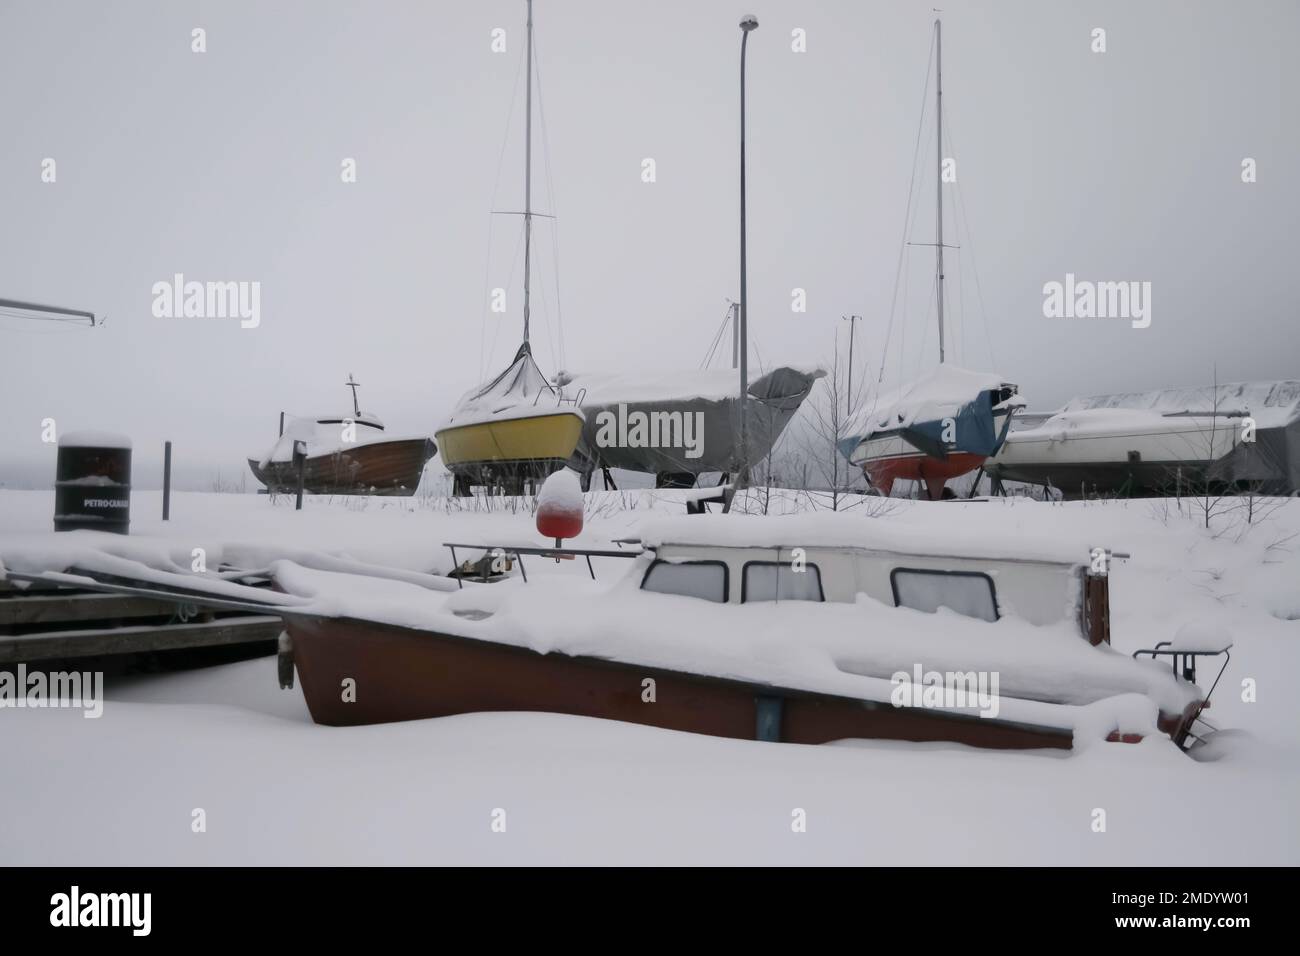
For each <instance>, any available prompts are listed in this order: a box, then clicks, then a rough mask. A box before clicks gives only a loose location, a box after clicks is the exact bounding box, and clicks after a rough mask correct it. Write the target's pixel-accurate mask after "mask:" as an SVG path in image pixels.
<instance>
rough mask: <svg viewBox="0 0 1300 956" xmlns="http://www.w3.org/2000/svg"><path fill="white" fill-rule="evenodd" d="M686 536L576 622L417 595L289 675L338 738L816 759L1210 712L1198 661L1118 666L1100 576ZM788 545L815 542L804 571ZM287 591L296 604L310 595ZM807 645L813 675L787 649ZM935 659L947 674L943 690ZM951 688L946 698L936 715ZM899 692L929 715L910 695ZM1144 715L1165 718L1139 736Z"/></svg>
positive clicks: (1034, 739)
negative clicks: (439, 731)
mask: <svg viewBox="0 0 1300 956" xmlns="http://www.w3.org/2000/svg"><path fill="white" fill-rule="evenodd" d="M715 517H716V518H718V520H720V521H726V520H728V519H727V518H726V517H725V516H715ZM684 520H685V521H689V522H693V523H694V524H690V525H687V524H684V523H682V522H681V521H678V522H677V523H673V522H666V523H664V524H662V525H660V526H656V527H655V528H654V529H652V530H651V531H650V532H649V534H645V535H643V536H642V543H643V545H644V547H645V550H644V551H643V552H641V553H640V554H637V553H635V552H634V553H630V554H629V553H624V556H626V557H631V558H633V559H634V561H633V567H632V568H629V570H628V573H627V575H626V576H624V577H623V578H622V580H621V581H620V582H619V583H617V584H615V585H614V587H613V588H611V589H609V590H607V591H604V592H601V593H598V594H592V595H590V596H588V597H587V598H586V599H585V602H584V605H583V607H582V609H581V612H580V613H578V614H575V615H573V616H572V617H570V618H566V619H564V621H563V622H561V621H560V619H559V618H557V617H556V615H558V614H562V613H563V612H562V611H560V610H559V608H558V607H557V605H555V604H554V603H551V602H550V601H549V596H548V595H546V594H545V593H544V592H538V593H537V594H536V596H535V598H534V597H530V593H531V592H530V591H529V588H531V587H533V586H531V585H530V586H526V587H525V588H523V589H520V590H515V591H511V592H509V595H508V596H505V595H502V594H501V592H499V591H498V590H497V589H496V587H495V586H493V585H476V586H472V587H467V588H466V589H465V590H464V591H461V592H459V593H458V594H457V595H454V596H453V597H452V598H445V597H441V596H439V597H435V598H430V597H429V596H428V595H422V594H421V593H420V592H416V591H414V590H413V591H412V601H413V603H411V604H409V605H402V604H399V603H393V604H392V605H391V606H390V607H388V608H387V609H386V610H384V611H383V612H381V613H380V615H379V616H380V617H382V618H387V619H386V620H376V619H375V618H374V617H370V616H367V617H364V618H363V617H359V616H346V615H340V616H332V615H324V614H319V613H313V611H312V610H311V608H310V607H303V608H301V609H298V610H295V611H294V612H293V613H290V614H285V615H284V619H285V628H286V632H287V635H288V637H287V640H284V641H283V642H282V646H281V653H282V659H281V672H282V673H291V672H292V670H291V667H292V666H293V665H296V668H297V672H298V675H299V678H300V680H301V683H302V691H303V695H304V697H305V699H306V701H307V705H308V707H309V709H310V711H311V715H312V718H313V719H314V720H315V721H316V722H317V723H321V724H327V725H334V726H349V725H357V724H373V723H386V722H390V721H401V720H419V719H427V718H433V717H447V716H453V715H459V714H472V713H482V712H493V711H509V712H546V713H557V714H568V715H573V716H580V717H596V718H603V719H607V720H621V721H626V722H630V723H636V724H643V725H646V726H651V727H660V728H663V729H666V730H677V731H684V732H690V733H698V734H708V735H712V736H719V737H731V738H737V739H753V740H763V741H782V742H788V743H804V744H819V743H826V742H829V741H834V740H842V739H854V738H862V739H887V740H904V741H951V742H955V743H962V744H968V745H971V746H976V747H986V748H994V749H1035V748H1049V749H1071V748H1072V747H1075V746H1077V745H1078V740H1079V735H1080V734H1081V733H1082V734H1083V735H1084V737H1085V738H1087V739H1101V740H1112V741H1121V742H1136V741H1137V740H1140V739H1142V736H1143V735H1144V734H1151V733H1163V734H1168V735H1169V736H1170V737H1172V738H1173V739H1174V741H1175V742H1176V743H1178V744H1179V745H1180V746H1184V745H1186V744H1187V742H1188V740H1189V736H1190V734H1191V728H1192V724H1193V722H1194V721H1195V720H1196V719H1197V717H1198V716H1199V714H1200V711H1201V709H1202V707H1203V706H1204V705H1205V701H1206V699H1207V698H1206V695H1203V694H1202V692H1201V691H1200V690H1199V688H1197V687H1196V686H1195V683H1194V667H1193V668H1192V670H1191V673H1192V677H1191V679H1190V680H1187V679H1184V678H1185V677H1186V675H1187V673H1188V672H1187V671H1186V669H1185V668H1184V667H1183V665H1182V664H1180V663H1178V662H1177V661H1176V662H1175V665H1176V666H1175V670H1174V671H1173V673H1171V672H1170V671H1169V670H1168V669H1167V668H1162V667H1156V666H1153V665H1152V664H1150V662H1140V661H1135V660H1133V659H1132V658H1130V657H1128V656H1127V655H1124V654H1119V653H1117V652H1115V651H1113V650H1112V649H1111V648H1110V646H1109V607H1108V586H1107V578H1106V576H1105V575H1098V574H1092V573H1090V572H1089V571H1088V569H1087V566H1086V565H1083V564H1081V563H1079V562H1075V561H1070V560H1062V559H1059V558H1056V557H1040V556H1036V555H1033V554H1023V555H1019V556H1015V557H1011V556H993V557H990V556H983V555H980V554H979V553H978V552H976V551H972V552H969V553H967V552H962V551H959V552H958V553H955V554H937V553H934V552H932V551H928V550H927V549H925V548H924V547H917V546H916V545H914V544H911V543H910V542H909V541H908V540H906V538H907V536H906V535H899V536H898V538H897V540H896V541H890V540H888V536H887V534H886V533H885V532H883V531H881V530H879V529H878V528H877V527H876V526H875V524H874V523H872V522H863V523H862V525H860V526H857V525H849V524H847V523H845V522H842V521H839V522H836V523H829V522H828V523H822V524H814V523H808V522H806V521H804V519H799V520H798V521H796V522H795V523H784V524H782V523H781V522H782V521H783V519H769V521H768V522H767V523H764V522H759V521H755V522H752V523H750V522H746V523H745V524H744V526H743V527H741V526H739V524H738V523H734V522H733V524H731V525H726V526H724V525H721V524H712V523H710V520H711V519H710V518H709V517H708V516H704V517H692V518H689V519H684ZM800 522H802V523H800ZM787 529H788V530H787ZM786 534H789V535H792V537H791V540H798V541H799V542H800V544H799V545H798V551H799V552H800V554H799V558H798V560H799V561H800V562H806V564H804V565H802V568H803V570H802V572H801V573H799V572H795V571H793V570H792V569H791V555H792V554H794V552H795V549H794V548H793V547H791V546H787V545H785V544H780V543H779V541H780V540H781V538H779V537H778V536H782V537H784V535H786ZM715 538H716V539H717V540H715ZM723 540H725V542H726V543H725V544H724V543H719V542H720V541H723ZM484 548H485V550H490V549H489V548H488V547H487V546H484ZM503 550H504V551H505V552H509V550H510V549H509V548H505V549H503ZM564 550H565V551H566V552H569V551H570V549H567V548H566V549H564ZM533 553H537V552H533ZM542 553H543V554H544V555H545V556H550V555H553V554H554V553H555V552H551V551H545V552H542ZM572 553H573V554H574V555H575V556H576V555H580V554H586V553H588V552H583V551H573V552H572ZM590 553H591V554H596V555H600V556H609V555H610V552H590ZM281 583H282V585H285V586H287V587H288V589H289V591H290V593H293V592H294V588H295V581H294V580H293V579H292V578H291V579H288V580H285V581H282V582H281ZM314 590H315V586H314V585H311V584H309V585H308V586H307V591H314ZM502 597H505V598H506V600H505V601H504V602H503V601H501V600H498V598H502ZM534 599H536V600H540V601H541V602H542V603H540V604H530V603H529V602H530V601H532V600H534ZM761 601H767V602H772V603H770V604H769V605H767V606H768V607H770V608H771V610H770V611H767V612H765V613H764V614H763V615H759V616H755V615H754V614H753V611H754V610H755V609H753V608H749V609H746V608H744V607H743V605H746V604H752V603H755V602H761ZM483 602H486V603H483ZM516 602H521V603H518V604H516ZM941 608H942V609H946V615H945V616H944V617H940V618H933V619H929V620H926V619H924V618H923V617H921V616H920V615H918V614H917V612H918V611H920V612H934V611H936V610H939V609H941ZM769 617H770V618H771V620H770V621H769V620H768V618H769ZM1004 618H1005V619H1006V620H1003V619H1004ZM557 625H558V627H557ZM790 628H796V629H797V630H798V631H799V633H800V638H799V640H798V649H799V654H798V655H797V658H787V657H785V656H784V655H783V654H780V653H777V652H776V651H775V646H776V645H778V644H780V643H782V642H783V641H785V640H787V638H788V634H789V631H790ZM1039 628H1042V630H1038V629H1039ZM1027 648H1028V653H1027V652H1026V649H1027ZM1158 653H1160V654H1167V653H1173V651H1169V650H1167V649H1166V650H1160V651H1159V652H1158ZM1178 653H1182V654H1187V653H1194V654H1208V653H1217V652H1212V651H1208V650H1205V649H1199V650H1195V651H1191V652H1189V651H1186V650H1179V651H1178ZM1153 656H1154V655H1153ZM796 660H797V662H798V663H795V661H796ZM923 660H924V662H925V663H926V664H927V666H930V665H933V666H934V667H937V668H939V670H930V671H928V672H927V673H926V675H925V676H924V678H923V677H922V675H921V674H920V663H921V662H922V661H923ZM907 662H910V663H907ZM913 663H915V665H916V667H917V671H918V673H917V676H916V678H915V679H912V678H911V677H910V676H909V674H908V673H907V672H906V670H905V669H906V668H910V667H912V666H913ZM900 669H904V672H903V673H902V674H900V673H899V671H900ZM945 669H946V670H945ZM977 671H978V672H979V673H981V674H983V675H985V676H986V677H989V679H990V680H991V681H993V682H994V683H993V684H992V685H991V690H990V692H989V696H987V697H985V698H983V699H982V700H981V701H980V702H979V703H972V702H971V698H970V697H969V696H966V697H962V696H961V693H960V692H959V688H960V687H962V686H965V687H966V689H967V692H969V690H970V687H971V686H972V685H971V684H970V681H972V680H975V678H976V676H977V675H976V672H977ZM930 675H937V676H936V677H935V680H938V681H939V683H932V682H931V681H932V678H931V676H930ZM996 675H1000V677H998V676H996ZM941 685H942V693H943V694H944V695H947V696H945V697H944V698H943V699H937V698H936V699H934V700H932V699H930V698H929V696H928V695H927V696H926V697H925V699H924V700H920V694H921V690H920V689H921V688H922V687H929V688H931V689H935V688H940V686H941ZM900 687H903V688H907V687H912V688H917V695H918V696H917V697H905V698H901V699H900V698H897V697H896V696H895V695H896V694H897V693H898V692H899V688H900ZM350 691H351V692H350ZM936 693H938V691H937V690H936ZM981 693H983V691H981ZM954 694H955V695H956V697H955V699H954V698H953V695H954ZM1141 697H1145V698H1146V700H1147V701H1148V702H1149V710H1145V711H1144V713H1142V714H1139V715H1138V716H1137V717H1134V713H1135V710H1134V704H1135V703H1136V701H1137V700H1138V699H1139V698H1141ZM1138 710H1143V708H1138Z"/></svg>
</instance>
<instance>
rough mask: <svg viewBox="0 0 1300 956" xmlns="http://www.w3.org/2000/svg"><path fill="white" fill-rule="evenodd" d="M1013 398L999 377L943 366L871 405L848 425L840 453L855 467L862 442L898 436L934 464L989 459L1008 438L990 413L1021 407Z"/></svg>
mask: <svg viewBox="0 0 1300 956" xmlns="http://www.w3.org/2000/svg"><path fill="white" fill-rule="evenodd" d="M1014 396H1015V386H1013V385H1011V384H1009V383H1008V382H1007V380H1006V379H1005V378H1004V377H1003V376H1001V375H998V374H996V373H991V372H972V371H969V370H967V369H963V368H958V367H957V366H955V365H949V364H946V363H945V364H942V365H940V366H938V367H937V368H936V369H935V370H934V371H932V372H930V373H929V374H928V375H925V376H923V377H921V378H919V379H917V380H916V381H914V382H910V383H908V384H907V385H904V386H903V387H901V388H899V389H897V390H896V391H893V392H886V393H884V394H883V395H879V396H877V397H875V398H874V399H872V400H871V401H870V402H869V403H867V405H866V407H865V408H863V409H862V410H860V411H859V412H857V413H856V414H855V415H853V416H852V417H851V418H850V419H849V421H848V423H847V424H846V427H845V429H844V434H845V435H846V436H847V437H846V438H845V439H843V440H842V441H840V442H839V445H838V447H839V449H840V452H841V453H842V454H843V455H844V457H845V458H848V459H849V460H850V461H853V455H854V452H855V451H856V450H857V449H858V447H859V445H861V444H863V443H864V442H870V441H871V440H872V439H873V438H879V437H881V436H887V435H897V436H899V437H901V438H902V439H903V440H904V441H906V442H907V443H908V444H909V445H911V446H912V447H914V448H916V449H918V450H920V451H922V452H924V453H925V454H927V455H930V456H932V457H935V458H944V457H946V456H947V455H948V454H949V453H951V452H954V451H960V452H967V453H970V454H976V455H991V454H993V453H994V452H996V451H997V450H998V448H999V447H1001V444H1002V440H1003V439H1004V438H1005V436H1006V423H1005V422H1004V423H1001V424H1000V423H999V422H997V421H996V420H995V417H994V410H995V409H996V408H999V407H1018V406H1019V405H1022V404H1023V401H1022V400H1021V399H1018V398H1015V397H1014ZM949 422H951V423H952V428H951V429H950V428H949V426H948V423H949Z"/></svg>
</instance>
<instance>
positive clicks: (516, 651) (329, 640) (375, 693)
mask: <svg viewBox="0 0 1300 956" xmlns="http://www.w3.org/2000/svg"><path fill="white" fill-rule="evenodd" d="M286 627H287V629H288V632H289V635H290V639H291V641H292V648H293V650H292V653H293V658H294V663H295V664H296V665H297V670H298V676H299V679H300V680H301V682H302V690H303V695H304V696H305V698H306V700H307V706H308V708H309V709H310V710H311V715H312V719H313V720H315V721H316V722H317V723H320V724H328V725H331V726H349V725H356V724H374V723H386V722H391V721H399V720H418V719H422V718H429V717H447V716H451V715H454V714H469V713H479V712H487V711H532V712H538V711H540V712H550V713H559V714H572V715H575V716H581V717H599V718H605V719H609V720H622V721H627V722H630V723H636V724H645V725H648V726H652V727H662V728H665V729H668V730H679V731H686V732H689V733H697V734H710V735H713V736H718V737H733V738H740V739H748V740H753V739H762V740H779V741H785V742H789V743H803V744H820V743H826V742H828V741H832V740H842V739H850V738H867V739H888V740H908V741H953V742H957V743H964V744H970V745H972V746H976V747H989V748H997V749H1033V748H1043V747H1048V748H1056V749H1068V748H1069V747H1070V746H1071V744H1072V736H1071V734H1070V733H1069V732H1068V731H1063V730H1060V729H1056V728H1042V727H1031V726H1026V725H1021V724H1013V723H1007V722H1004V721H998V720H989V719H983V718H979V717H966V716H960V715H945V714H940V713H936V712H935V711H926V710H921V709H915V708H896V707H893V706H891V705H890V704H887V703H877V702H874V701H862V700H855V699H852V698H844V697H835V696H831V695H825V694H812V693H806V692H802V691H794V690H788V689H782V688H777V687H768V686H762V685H755V684H749V683H745V682H742V681H735V680H725V679H719V678H709V677H701V676H699V675H696V674H689V673H684V672H680V671H666V670H662V669H656V668H651V667H641V666H638V665H633V664H623V663H619V662H614V661H607V660H600V659H597V658H590V657H574V656H569V655H565V654H558V653H551V654H540V653H537V652H536V651H532V650H529V649H528V648H522V647H515V646H513V645H506V644H497V643H493V642H489V641H480V640H474V639H470V638H465V637H459V636H456V635H450V634H442V633H438V632H433V631H422V630H415V629H412V628H403V627H396V626H393V625H388V624H377V623H374V622H369V621H360V620H353V619H342V618H317V617H292V618H290V619H288V620H287V621H286ZM349 680H350V681H351V682H352V683H351V684H350V685H349V684H347V683H346V682H347V681H349ZM647 681H653V684H652V685H651V684H648V683H647ZM349 687H351V688H352V693H349V691H348V688H349ZM651 687H653V694H652V695H651V694H650V692H649V688H651ZM648 696H652V698H653V699H647V697H648ZM349 697H351V699H349Z"/></svg>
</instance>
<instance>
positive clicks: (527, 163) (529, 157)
mask: <svg viewBox="0 0 1300 956" xmlns="http://www.w3.org/2000/svg"><path fill="white" fill-rule="evenodd" d="M527 58H528V66H527V72H528V79H527V81H526V83H525V87H526V89H527V91H528V92H527V97H526V100H527V112H526V114H525V116H526V118H525V119H524V345H525V346H527V345H528V315H529V312H528V310H529V292H530V288H529V287H530V280H531V279H532V272H533V270H532V257H533V256H532V253H533V0H528V53H527Z"/></svg>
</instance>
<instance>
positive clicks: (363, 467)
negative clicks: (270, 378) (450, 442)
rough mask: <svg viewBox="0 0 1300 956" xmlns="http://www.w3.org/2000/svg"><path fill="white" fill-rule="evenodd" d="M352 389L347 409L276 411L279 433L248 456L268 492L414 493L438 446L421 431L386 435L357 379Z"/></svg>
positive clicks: (252, 467) (337, 493)
mask: <svg viewBox="0 0 1300 956" xmlns="http://www.w3.org/2000/svg"><path fill="white" fill-rule="evenodd" d="M347 385H348V387H349V388H350V389H352V413H351V414H350V415H326V416H323V417H320V418H294V417H292V416H289V418H288V421H287V423H286V416H285V415H284V414H283V413H281V415H280V436H279V438H277V439H276V442H275V445H274V446H273V447H272V448H271V450H270V451H269V452H267V453H266V455H264V456H263V457H261V458H252V457H250V458H249V459H248V467H249V469H250V470H251V471H252V472H253V476H254V477H256V478H257V480H258V481H260V482H261V483H262V484H264V485H266V490H267V491H268V492H271V493H275V492H287V493H293V492H296V491H297V490H298V482H299V476H300V474H301V480H302V488H303V491H304V492H306V493H307V494H311V495H413V494H415V489H416V488H418V487H419V486H420V477H421V476H422V475H423V474H424V466H425V465H427V464H428V463H429V459H431V458H432V457H433V456H434V455H435V454H436V453H437V451H438V448H437V445H435V444H434V442H433V440H432V439H430V438H424V437H419V436H416V437H411V438H390V437H388V435H386V434H385V432H384V423H383V422H381V421H380V420H379V419H378V418H376V417H375V416H374V415H371V414H368V413H366V412H363V411H361V407H360V406H359V405H358V404H357V389H358V388H359V387H360V385H359V384H358V383H357V382H355V381H353V379H352V376H351V375H349V376H348V381H347Z"/></svg>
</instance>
